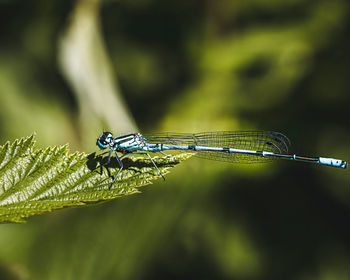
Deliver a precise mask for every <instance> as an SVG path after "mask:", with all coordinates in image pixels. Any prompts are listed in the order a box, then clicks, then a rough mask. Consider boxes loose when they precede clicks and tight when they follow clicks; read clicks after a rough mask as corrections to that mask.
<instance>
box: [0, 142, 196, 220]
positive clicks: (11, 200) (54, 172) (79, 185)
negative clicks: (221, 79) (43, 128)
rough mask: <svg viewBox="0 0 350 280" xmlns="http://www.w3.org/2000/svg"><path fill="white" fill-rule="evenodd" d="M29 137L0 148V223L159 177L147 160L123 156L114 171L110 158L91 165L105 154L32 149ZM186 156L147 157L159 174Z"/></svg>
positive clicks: (133, 188)
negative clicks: (105, 165)
mask: <svg viewBox="0 0 350 280" xmlns="http://www.w3.org/2000/svg"><path fill="white" fill-rule="evenodd" d="M34 144H35V135H32V136H30V137H27V138H22V139H19V140H16V141H14V142H13V143H9V142H7V143H6V144H5V145H3V146H0V223H5V222H24V220H23V218H25V217H29V216H32V215H37V214H41V213H45V212H48V211H52V210H55V209H60V208H63V207H77V206H82V205H87V204H88V203H96V202H100V201H105V200H110V199H114V198H116V197H119V196H123V195H129V194H134V193H138V192H139V190H138V187H140V186H144V185H147V184H150V183H151V181H152V180H155V179H158V178H159V177H160V175H159V173H158V171H157V170H156V169H155V168H154V166H153V164H152V163H151V162H150V161H149V159H147V158H144V157H141V156H138V157H128V158H125V159H123V164H124V169H123V171H122V172H121V173H120V174H119V176H118V179H117V180H116V182H115V183H114V184H113V186H112V187H111V189H109V187H110V186H111V182H112V178H113V175H116V173H117V172H118V170H119V165H118V163H117V161H116V160H115V159H114V158H112V160H111V162H110V163H109V164H108V167H107V168H97V169H96V166H99V165H100V164H101V162H102V163H103V162H104V160H106V157H103V156H101V155H100V156H95V153H93V154H90V155H87V154H84V153H78V152H76V153H73V154H69V153H68V147H67V145H64V146H55V147H48V148H46V149H39V150H34V149H33V146H34ZM190 156H191V155H190V154H185V153H183V154H177V155H174V156H171V157H158V156H155V157H152V158H153V160H154V162H155V163H156V165H157V166H158V168H159V170H160V171H161V172H162V174H163V175H165V174H166V173H168V172H169V169H170V168H171V167H173V166H175V165H176V164H178V163H179V162H180V161H182V160H184V159H187V158H189V157H190Z"/></svg>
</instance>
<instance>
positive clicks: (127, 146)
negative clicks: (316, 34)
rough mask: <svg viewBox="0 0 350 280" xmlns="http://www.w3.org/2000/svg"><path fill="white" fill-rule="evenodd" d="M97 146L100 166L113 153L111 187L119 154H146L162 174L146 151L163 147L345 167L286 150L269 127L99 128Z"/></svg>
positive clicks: (238, 159)
mask: <svg viewBox="0 0 350 280" xmlns="http://www.w3.org/2000/svg"><path fill="white" fill-rule="evenodd" d="M96 145H97V146H98V147H99V148H100V149H108V148H109V151H108V153H109V154H108V159H107V161H106V162H105V163H104V164H102V165H101V166H104V165H108V164H109V162H110V160H111V157H112V154H114V155H115V157H116V159H117V161H118V163H119V165H120V169H119V171H118V173H117V175H116V176H115V177H114V179H113V182H112V184H111V185H110V187H109V188H111V187H112V185H113V184H114V182H115V181H116V179H117V178H118V175H119V174H120V172H121V171H122V170H123V167H124V166H123V162H122V161H121V157H119V156H118V154H117V152H119V153H122V157H124V156H127V155H130V154H132V155H146V156H147V157H148V158H149V159H150V161H151V162H152V164H153V165H154V167H155V168H156V169H157V170H158V173H159V174H160V175H161V176H162V177H163V179H164V176H163V175H162V173H161V172H160V170H159V168H158V167H157V165H156V164H155V162H154V161H153V159H152V157H151V156H150V155H149V153H156V152H159V153H162V154H163V155H166V156H169V155H167V154H165V153H164V152H163V151H167V150H186V151H191V152H195V153H196V154H197V156H198V157H202V158H206V159H211V160H218V161H226V162H234V163H254V162H265V161H268V160H272V159H288V160H294V161H304V162H313V163H318V164H322V165H328V166H333V167H339V168H346V167H347V162H346V161H343V160H340V159H334V158H326V157H305V156H297V155H295V154H288V147H289V146H290V141H289V139H288V138H287V137H286V136H285V135H283V134H282V133H279V132H273V131H221V132H203V133H194V134H191V133H157V134H152V135H142V134H140V133H134V134H128V135H124V136H120V137H113V134H112V133H111V132H103V133H102V135H101V136H100V137H99V138H98V139H97V142H96Z"/></svg>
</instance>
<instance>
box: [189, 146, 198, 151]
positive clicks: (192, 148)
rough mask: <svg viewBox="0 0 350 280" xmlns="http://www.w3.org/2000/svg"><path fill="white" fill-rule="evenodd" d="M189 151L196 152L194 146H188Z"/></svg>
mask: <svg viewBox="0 0 350 280" xmlns="http://www.w3.org/2000/svg"><path fill="white" fill-rule="evenodd" d="M188 149H189V150H192V151H195V150H196V146H188Z"/></svg>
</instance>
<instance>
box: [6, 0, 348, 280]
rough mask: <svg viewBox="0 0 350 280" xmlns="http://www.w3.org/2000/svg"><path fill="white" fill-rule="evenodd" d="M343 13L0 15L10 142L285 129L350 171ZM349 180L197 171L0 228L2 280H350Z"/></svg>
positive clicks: (340, 4) (193, 1) (31, 6)
mask: <svg viewBox="0 0 350 280" xmlns="http://www.w3.org/2000/svg"><path fill="white" fill-rule="evenodd" d="M349 18H350V17H349V3H348V1H347V0H332V1H330V0H320V1H301V0H286V1H276V0H259V1H257V0H240V1H239V0H236V1H230V0H219V1H216V0H206V1H199V0H178V1H161V0H124V1H123V0H105V1H98V0H80V1H58V0H57V1H44V0H41V1H39V0H38V1H19V0H7V1H6V0H2V1H0V34H1V36H0V138H1V139H0V140H1V143H4V142H6V141H7V140H14V139H16V138H18V137H22V136H27V135H30V134H31V133H32V132H33V131H36V133H37V139H38V143H37V146H38V147H44V146H47V145H60V144H65V143H69V144H70V148H71V151H76V150H79V151H84V152H86V153H91V152H94V151H97V147H96V146H95V141H96V138H97V137H98V136H99V134H100V133H101V131H102V130H103V129H109V130H111V131H113V132H114V133H115V134H116V135H122V134H125V133H129V132H134V131H141V132H154V131H158V132H160V131H172V132H202V131H215V130H249V129H259V130H274V131H280V132H282V133H285V134H286V135H288V136H289V137H290V138H291V141H292V143H293V146H292V152H295V153H297V154H300V155H310V156H329V157H335V158H341V159H344V160H349V159H350V148H349V142H350V141H349V140H350V133H349V126H350V121H349V104H350V95H349V89H350V79H349V78H350V75H349V74H350V71H349V65H350V52H349V49H350V37H349V36H348V34H350V33H349V32H350V21H349ZM349 183H350V175H349V172H348V171H347V170H338V169H334V168H330V167H322V166H316V165H312V164H304V163H296V162H284V161H278V162H274V163H271V164H266V165H232V164H226V163H219V162H210V161H206V160H199V159H196V158H192V159H190V160H188V161H186V162H184V163H183V164H181V166H179V167H177V168H176V169H174V170H173V172H172V173H171V174H170V175H169V176H167V180H166V181H165V182H162V181H160V180H159V181H157V182H156V183H155V184H154V185H153V186H150V187H146V188H143V189H142V191H143V193H142V194H139V195H133V196H130V197H124V198H121V199H116V200H114V201H111V202H108V203H103V204H99V205H94V206H91V207H83V208H77V209H66V210H60V211H55V212H53V213H49V214H45V215H41V216H37V217H32V218H30V219H28V223H26V224H19V225H16V224H3V225H0V279H266V280H267V279H269V280H271V279H300V280H312V279H321V280H332V279H335V280H342V279H344V280H345V279H350V266H349V263H350V242H349V236H350V222H349V221H350V186H349Z"/></svg>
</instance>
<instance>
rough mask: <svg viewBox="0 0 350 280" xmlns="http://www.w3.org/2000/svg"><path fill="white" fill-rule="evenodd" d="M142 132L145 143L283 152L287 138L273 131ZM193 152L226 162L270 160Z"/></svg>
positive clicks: (244, 155)
mask: <svg viewBox="0 0 350 280" xmlns="http://www.w3.org/2000/svg"><path fill="white" fill-rule="evenodd" d="M143 136H144V138H145V139H146V140H147V142H148V143H159V144H172V145H195V146H207V147H220V148H235V149H244V150H252V151H265V152H272V153H275V154H285V153H287V152H288V147H289V146H290V141H289V139H288V138H287V137H286V136H285V135H283V134H282V133H279V132H273V131H220V132H203V133H195V134H190V133H157V134H152V135H143ZM196 153H197V154H196V155H197V156H198V157H201V158H206V159H211V160H219V161H228V162H240V163H253V162H262V161H269V160H271V158H264V157H259V156H256V155H248V154H239V153H223V152H209V151H200V152H196Z"/></svg>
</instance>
